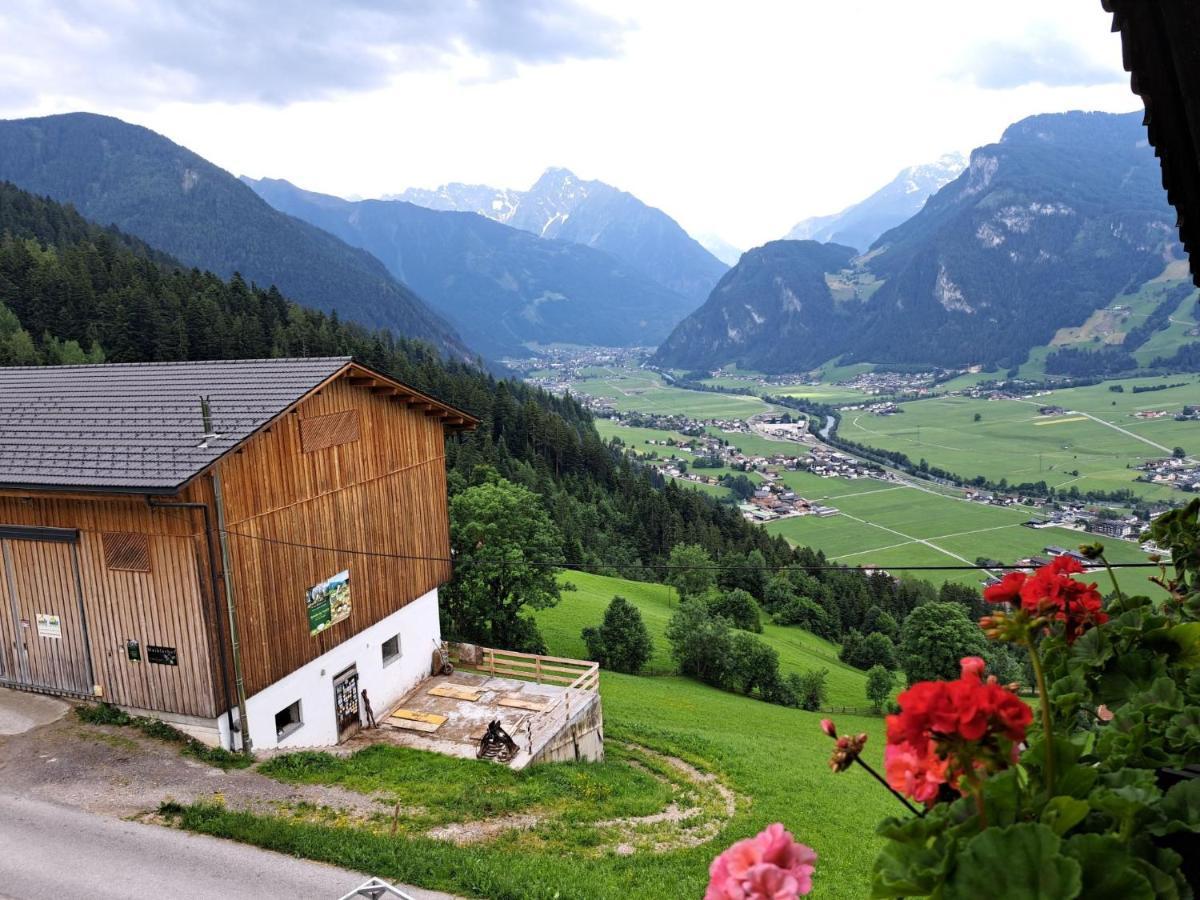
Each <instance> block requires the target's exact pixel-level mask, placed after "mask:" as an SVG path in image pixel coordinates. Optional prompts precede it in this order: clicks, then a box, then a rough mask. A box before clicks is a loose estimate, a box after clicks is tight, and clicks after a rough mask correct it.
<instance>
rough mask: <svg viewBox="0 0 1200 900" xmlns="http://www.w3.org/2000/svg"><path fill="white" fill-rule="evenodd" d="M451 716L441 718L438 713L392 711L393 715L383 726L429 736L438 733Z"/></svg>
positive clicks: (385, 720)
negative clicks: (423, 733) (418, 732)
mask: <svg viewBox="0 0 1200 900" xmlns="http://www.w3.org/2000/svg"><path fill="white" fill-rule="evenodd" d="M448 718H449V716H441V715H438V714H437V713H423V712H415V711H414V710H411V709H396V710H392V714H391V715H390V716H388V717H387V718H386V719H384V722H383V724H384V725H389V726H391V727H392V728H403V729H405V730H407V731H421V732H425V733H426V734H429V733H431V732H434V731H437V730H438V729H439V728H441V727H442V726H443V725H444V724H446V720H447V719H448Z"/></svg>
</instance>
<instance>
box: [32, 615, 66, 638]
mask: <svg viewBox="0 0 1200 900" xmlns="http://www.w3.org/2000/svg"><path fill="white" fill-rule="evenodd" d="M36 620H37V633H38V637H44V638H59V639H60V640H61V639H62V619H60V618H59V617H58V616H55V615H52V614H50V613H38V614H37V616H36Z"/></svg>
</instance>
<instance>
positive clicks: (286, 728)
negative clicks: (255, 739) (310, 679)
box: [275, 700, 304, 741]
mask: <svg viewBox="0 0 1200 900" xmlns="http://www.w3.org/2000/svg"><path fill="white" fill-rule="evenodd" d="M303 724H304V720H303V719H302V718H301V717H300V701H299V700H297V701H296V702H295V703H293V704H291V705H290V706H285V707H284V708H283V709H281V710H280V711H279V712H277V713H275V739H276V740H277V741H282V740H283V739H284V738H285V737H287V736H288V735H289V734H291V733H292V732H293V731H295V730H296V729H297V728H299V727H300V726H301V725H303Z"/></svg>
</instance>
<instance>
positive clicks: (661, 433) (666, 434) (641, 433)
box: [595, 419, 692, 453]
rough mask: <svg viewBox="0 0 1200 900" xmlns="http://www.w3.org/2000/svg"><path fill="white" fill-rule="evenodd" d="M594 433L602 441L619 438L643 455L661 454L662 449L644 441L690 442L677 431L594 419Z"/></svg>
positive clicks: (684, 435) (689, 439)
mask: <svg viewBox="0 0 1200 900" xmlns="http://www.w3.org/2000/svg"><path fill="white" fill-rule="evenodd" d="M595 424H596V431H597V432H598V433H599V434H600V437H602V438H603V439H604V440H606V441H607V440H609V439H610V438H614V437H615V438H620V439H621V442H622V443H623V444H625V446H627V447H629V448H630V449H631V450H637V451H638V452H639V453H645V452H648V451H650V450H657V451H658V452H660V453H661V452H662V451H663V450H664V449H667V450H669V449H670V448H669V447H668V448H663V447H659V446H654V445H650V444H647V443H646V441H660V442H661V441H665V440H667V439H668V438H674V439H675V440H676V441H677V442H682V443H687V442H688V441H691V440H692V438H689V437H688V436H687V435H686V434H681V433H680V432H678V431H665V430H663V429H660V428H639V427H636V426H629V425H618V424H617V423H616V422H615V421H614V420H612V419H596V420H595Z"/></svg>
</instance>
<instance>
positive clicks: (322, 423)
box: [300, 409, 359, 453]
mask: <svg viewBox="0 0 1200 900" xmlns="http://www.w3.org/2000/svg"><path fill="white" fill-rule="evenodd" d="M358 437H359V434H358V410H356V409H348V410H346V411H345V412H337V413H330V414H329V415H327V416H313V418H311V419H301V420H300V446H301V448H302V449H303V450H304V452H305V453H313V452H315V451H317V450H324V449H326V448H327V447H336V446H337V445H338V444H349V443H351V442H352V441H357V440H358Z"/></svg>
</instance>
